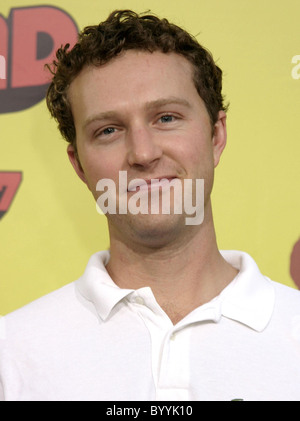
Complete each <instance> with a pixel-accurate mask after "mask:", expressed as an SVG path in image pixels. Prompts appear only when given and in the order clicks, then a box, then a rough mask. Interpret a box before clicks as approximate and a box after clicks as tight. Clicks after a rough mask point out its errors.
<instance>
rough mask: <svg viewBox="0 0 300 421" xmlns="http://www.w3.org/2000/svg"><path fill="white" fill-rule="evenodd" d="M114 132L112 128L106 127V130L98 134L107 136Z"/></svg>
mask: <svg viewBox="0 0 300 421" xmlns="http://www.w3.org/2000/svg"><path fill="white" fill-rule="evenodd" d="M115 131H116V129H115V128H114V127H107V128H106V129H104V130H102V131H101V132H100V134H104V135H109V134H112V133H114V132H115Z"/></svg>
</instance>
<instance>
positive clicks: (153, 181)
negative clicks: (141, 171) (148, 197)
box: [127, 175, 178, 192]
mask: <svg viewBox="0 0 300 421" xmlns="http://www.w3.org/2000/svg"><path fill="white" fill-rule="evenodd" d="M175 179H176V180H177V179H178V177H176V176H169V175H168V176H163V177H155V178H150V179H143V178H136V179H133V180H131V181H130V182H129V183H128V188H127V191H128V192H137V191H140V190H144V191H151V190H153V189H159V188H160V187H164V186H167V185H169V183H170V182H171V181H172V180H175Z"/></svg>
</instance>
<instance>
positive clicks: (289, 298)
mask: <svg viewBox="0 0 300 421" xmlns="http://www.w3.org/2000/svg"><path fill="white" fill-rule="evenodd" d="M267 279H269V278H267ZM269 281H270V282H271V284H272V286H273V288H274V291H275V309H278V310H284V311H285V312H287V313H297V314H299V315H300V291H299V290H298V289H295V288H292V287H289V286H287V285H285V284H282V283H279V282H275V281H272V280H269Z"/></svg>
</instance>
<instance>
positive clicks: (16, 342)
mask: <svg viewBox="0 0 300 421" xmlns="http://www.w3.org/2000/svg"><path fill="white" fill-rule="evenodd" d="M222 254H223V256H224V257H225V259H226V260H227V261H228V262H230V263H231V264H232V265H233V266H234V267H236V268H237V269H238V270H239V271H240V272H239V274H238V275H237V277H236V278H235V279H234V280H233V281H232V282H231V283H230V285H229V286H228V287H227V288H225V289H224V290H223V291H222V293H221V294H220V295H219V296H217V297H216V298H214V299H213V300H212V301H211V302H209V303H207V304H205V305H202V306H200V307H198V308H197V309H195V310H194V311H192V312H191V313H190V314H189V315H187V316H186V317H185V318H184V319H182V320H181V321H180V322H179V323H178V324H176V325H173V324H172V322H171V321H170V319H169V318H168V316H167V315H166V314H165V313H164V311H163V310H162V309H161V308H160V306H159V305H158V304H157V302H156V300H155V298H154V296H153V294H152V292H151V289H150V288H148V287H145V288H141V289H138V290H130V289H120V288H119V287H118V286H116V285H115V284H114V282H113V281H112V279H111V278H110V276H109V275H108V273H107V271H106V269H105V265H106V263H107V261H108V259H109V252H108V251H102V252H99V253H96V254H95V255H93V256H92V257H91V259H90V261H89V263H88V266H87V268H86V271H85V273H84V275H83V276H82V277H81V278H80V279H79V280H77V281H76V282H73V283H71V284H68V285H66V286H64V287H63V288H61V289H59V290H57V291H55V292H52V293H50V294H48V295H46V296H45V297H42V298H40V299H38V300H36V301H34V302H33V303H31V304H29V305H27V306H25V307H23V308H22V309H20V310H17V311H15V312H13V313H11V314H9V315H7V316H5V317H3V318H2V319H1V331H0V332H1V335H0V400H1V399H2V400H8V401H10V400H14V401H16V400H33V401H37V400H52V401H60V400H101V401H104V400H109V401H110V400H116V401H118V400H122V401H130V400H131V401H132V400H137V401H139V400H140V401H142V400H143V401H154V400H160V401H161V400H176V401H178V400H180V401H182V400H190V401H193V400H225V401H230V400H233V399H243V400H300V292H299V291H297V290H294V289H292V288H289V287H287V286H284V285H282V284H279V283H275V282H273V281H270V280H269V279H268V278H266V277H264V276H263V275H262V274H261V273H260V272H259V270H258V268H257V266H256V264H255V262H254V261H253V260H252V258H251V257H250V256H249V255H247V254H246V253H242V252H237V251H226V252H225V251H223V252H222Z"/></svg>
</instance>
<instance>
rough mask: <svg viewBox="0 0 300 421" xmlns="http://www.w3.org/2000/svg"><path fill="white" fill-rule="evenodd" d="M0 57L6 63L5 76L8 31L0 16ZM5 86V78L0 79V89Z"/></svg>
mask: <svg viewBox="0 0 300 421" xmlns="http://www.w3.org/2000/svg"><path fill="white" fill-rule="evenodd" d="M0 40H1V42H0V56H2V57H4V59H5V62H6V71H5V74H6V75H7V58H8V54H7V48H8V47H7V46H8V30H7V26H6V22H5V19H4V18H3V17H2V16H0ZM6 86H7V77H6V78H5V79H1V78H0V89H5V88H6Z"/></svg>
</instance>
